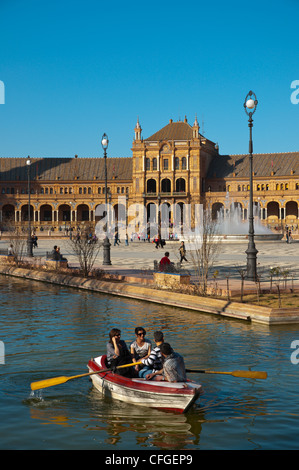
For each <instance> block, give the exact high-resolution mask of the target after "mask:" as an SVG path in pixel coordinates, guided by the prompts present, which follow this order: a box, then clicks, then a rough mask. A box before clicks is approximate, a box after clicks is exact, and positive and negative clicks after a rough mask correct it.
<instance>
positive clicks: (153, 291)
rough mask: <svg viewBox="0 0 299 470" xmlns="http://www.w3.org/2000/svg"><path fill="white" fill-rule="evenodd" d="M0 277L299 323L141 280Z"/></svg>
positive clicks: (12, 270) (38, 274) (14, 272)
mask: <svg viewBox="0 0 299 470" xmlns="http://www.w3.org/2000/svg"><path fill="white" fill-rule="evenodd" d="M0 274H3V275H7V276H14V277H19V278H23V279H30V280H34V281H41V282H47V283H50V284H57V285H61V286H66V287H72V288H76V289H86V290H90V291H94V292H100V293H103V294H111V295H117V296H123V297H128V298H131V299H138V300H142V301H146V302H155V303H159V304H162V305H168V306H172V307H177V308H180V309H187V310H193V311H196V312H198V313H199V314H200V313H209V314H213V315H219V316H223V317H230V318H235V319H240V320H245V321H249V322H252V323H261V324H265V325H280V324H290V323H299V309H285V308H280V309H274V308H268V307H260V306H258V305H252V304H243V303H239V302H231V301H228V300H223V299H213V298H211V297H200V296H196V295H189V294H184V293H178V292H173V291H171V292H169V291H168V290H166V289H158V288H155V287H154V286H153V285H152V286H150V285H142V284H141V283H140V280H138V279H135V282H134V278H130V281H129V282H128V280H122V281H113V280H100V279H92V278H89V279H88V278H83V277H79V276H72V275H71V274H68V273H66V274H64V273H55V272H49V271H46V272H44V271H38V270H34V269H25V268H17V267H15V266H11V265H0Z"/></svg>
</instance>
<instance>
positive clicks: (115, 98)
mask: <svg viewBox="0 0 299 470" xmlns="http://www.w3.org/2000/svg"><path fill="white" fill-rule="evenodd" d="M298 17H299V1H298V0H285V1H284V2H283V3H282V2H277V1H262V0H260V1H256V0H252V1H250V2H246V3H242V2H240V1H230V0H228V1H226V2H222V1H218V0H216V1H214V2H206V1H205V2H202V1H193V0H192V1H189V2H179V1H175V0H173V1H168V0H167V1H163V0H162V1H161V2H160V1H159V2H158V1H156V0H152V1H143V2H130V1H126V2H124V1H118V0H116V1H114V2H107V1H106V2H104V1H101V0H85V1H81V0H72V1H63V0H61V1H57V0H51V2H50V1H46V0H44V1H40V0H26V1H25V0H23V1H22V0H0V80H1V81H3V82H4V84H5V104H0V156H1V157H5V156H12V157H13V156H27V155H30V156H31V157H47V156H57V157H60V156H68V157H69V156H73V155H75V154H77V155H79V156H80V157H88V156H93V157H94V156H99V157H101V156H102V154H103V151H102V148H101V136H102V134H103V133H104V132H106V133H107V134H108V137H109V148H108V156H110V157H129V156H131V154H132V152H131V146H132V141H133V138H134V126H135V123H136V121H137V117H138V116H139V120H140V124H141V127H142V129H143V131H142V135H143V137H144V138H147V137H149V136H150V135H152V134H153V133H154V132H156V131H157V130H159V129H161V128H162V127H164V126H165V125H166V124H167V123H168V122H169V119H170V118H172V119H173V120H175V121H177V120H179V119H182V120H183V119H184V117H185V115H186V116H187V119H188V122H189V123H190V124H191V125H192V124H193V122H194V118H195V115H197V118H198V121H199V124H200V126H201V132H204V135H205V136H206V137H207V138H209V139H211V140H213V141H214V142H218V144H219V148H220V153H222V154H227V153H230V154H238V153H247V152H248V125H247V124H248V122H247V116H246V114H245V112H244V108H243V103H244V99H245V96H246V94H247V92H248V91H249V90H253V91H254V92H255V93H256V95H257V98H258V102H259V104H258V109H257V111H256V113H255V115H254V128H253V139H254V147H253V150H254V152H255V153H263V152H270V153H271V152H288V151H299V132H298V130H299V104H293V103H292V102H291V94H292V93H293V92H294V91H295V90H294V89H291V83H292V82H293V81H295V80H299V36H298ZM297 97H298V98H299V93H298V96H297ZM0 102H1V100H0ZM202 123H203V126H202ZM202 127H203V128H202Z"/></svg>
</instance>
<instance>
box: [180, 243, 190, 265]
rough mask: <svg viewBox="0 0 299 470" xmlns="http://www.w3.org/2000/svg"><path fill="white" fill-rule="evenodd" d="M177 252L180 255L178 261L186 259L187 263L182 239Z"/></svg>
mask: <svg viewBox="0 0 299 470" xmlns="http://www.w3.org/2000/svg"><path fill="white" fill-rule="evenodd" d="M179 252H180V257H181V259H180V262H182V261H187V263H188V260H187V259H186V256H185V255H186V247H185V243H184V242H183V241H182V242H181V246H180V248H179Z"/></svg>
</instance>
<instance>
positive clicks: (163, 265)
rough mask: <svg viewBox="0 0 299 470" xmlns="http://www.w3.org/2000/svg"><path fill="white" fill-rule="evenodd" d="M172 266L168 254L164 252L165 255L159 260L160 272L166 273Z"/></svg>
mask: <svg viewBox="0 0 299 470" xmlns="http://www.w3.org/2000/svg"><path fill="white" fill-rule="evenodd" d="M172 265H173V263H171V261H170V259H169V252H168V251H166V253H165V255H164V256H163V258H161V260H160V271H168V270H169V268H171V266H172Z"/></svg>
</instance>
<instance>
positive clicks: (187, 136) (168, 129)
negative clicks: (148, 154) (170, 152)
mask: <svg viewBox="0 0 299 470" xmlns="http://www.w3.org/2000/svg"><path fill="white" fill-rule="evenodd" d="M192 135H193V133H192V127H191V126H190V124H188V122H183V121H178V122H170V123H169V124H167V126H165V127H163V128H162V129H160V130H159V131H158V132H156V133H155V134H153V135H152V136H150V137H148V138H147V139H144V141H145V142H146V141H148V142H159V141H161V140H191V139H192Z"/></svg>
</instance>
